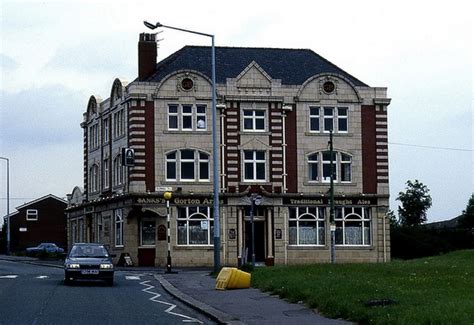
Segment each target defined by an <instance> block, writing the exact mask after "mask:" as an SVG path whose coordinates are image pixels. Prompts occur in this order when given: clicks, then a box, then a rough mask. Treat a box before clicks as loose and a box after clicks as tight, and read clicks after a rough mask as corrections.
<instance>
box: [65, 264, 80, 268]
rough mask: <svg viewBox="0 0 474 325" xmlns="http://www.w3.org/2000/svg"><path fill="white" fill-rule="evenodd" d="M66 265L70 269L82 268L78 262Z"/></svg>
mask: <svg viewBox="0 0 474 325" xmlns="http://www.w3.org/2000/svg"><path fill="white" fill-rule="evenodd" d="M66 267H67V268H70V269H78V268H80V267H81V266H80V265H79V264H77V263H69V264H66Z"/></svg>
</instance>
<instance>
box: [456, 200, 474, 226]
mask: <svg viewBox="0 0 474 325" xmlns="http://www.w3.org/2000/svg"><path fill="white" fill-rule="evenodd" d="M459 226H460V227H461V228H474V193H472V194H471V198H470V199H469V201H468V202H467V206H466V210H464V211H463V212H462V215H461V218H459Z"/></svg>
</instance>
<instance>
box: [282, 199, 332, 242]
mask: <svg viewBox="0 0 474 325" xmlns="http://www.w3.org/2000/svg"><path fill="white" fill-rule="evenodd" d="M324 211H325V210H324V208H323V207H290V208H289V212H290V217H289V225H288V226H289V244H290V245H324V243H325V221H324Z"/></svg>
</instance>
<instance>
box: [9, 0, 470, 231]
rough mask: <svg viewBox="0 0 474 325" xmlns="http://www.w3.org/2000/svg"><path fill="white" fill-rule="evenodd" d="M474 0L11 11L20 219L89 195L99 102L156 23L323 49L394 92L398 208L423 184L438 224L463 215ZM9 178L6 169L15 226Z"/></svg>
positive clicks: (108, 5)
mask: <svg viewBox="0 0 474 325" xmlns="http://www.w3.org/2000/svg"><path fill="white" fill-rule="evenodd" d="M469 2H470V1H467V0H466V1H457V0H452V1H429V2H428V1H415V0H411V1H405V0H394V1H392V0H386V1H372V0H371V1H368V0H367V1H366V0H361V1H341V0H339V1H338V0H335V1H320V0H313V1H301V0H293V1H280V0H278V1H247V0H240V1H232V2H226V1H210V0H209V1H207V0H202V1H194V2H188V1H179V2H174V1H120V0H115V1H48V0H46V1H21V0H20V1H18V0H15V1H6V0H0V3H1V8H0V21H1V23H0V24H1V27H0V28H1V29H0V35H1V42H0V63H1V77H0V104H1V106H0V156H1V157H6V158H8V159H9V162H10V191H9V194H10V212H12V211H14V208H15V207H18V206H20V205H22V204H23V203H25V202H28V201H31V200H34V199H37V198H39V197H42V196H44V195H47V194H54V195H56V196H58V197H63V198H65V197H66V195H67V194H68V193H71V192H72V189H73V188H74V186H77V185H78V186H81V187H82V186H83V174H82V172H83V165H82V163H83V157H82V151H83V143H82V136H83V133H82V129H81V127H80V123H81V122H82V118H83V117H82V114H83V113H84V112H85V110H86V106H87V102H88V100H89V97H90V96H91V95H98V96H99V97H102V98H103V99H105V98H107V97H109V95H110V89H111V87H112V83H113V81H114V79H115V78H117V77H119V78H120V79H121V80H128V81H132V80H133V79H135V77H136V75H137V60H138V59H137V42H138V35H139V33H141V32H149V30H147V29H146V27H145V26H144V25H143V21H144V20H148V21H150V22H153V23H154V22H157V21H159V22H161V23H163V24H165V25H170V26H176V27H181V28H185V29H191V30H196V31H201V32H204V33H210V34H214V35H215V41H216V46H241V47H274V48H305V49H311V50H313V51H315V52H317V53H318V54H320V55H322V56H323V57H325V58H326V59H328V60H329V61H331V62H333V63H335V64H336V65H338V66H339V67H340V68H342V69H344V70H345V71H347V72H349V73H350V74H352V75H354V76H356V77H357V78H358V79H360V80H362V81H363V82H365V83H366V84H368V85H370V86H373V87H374V86H376V87H387V88H388V97H390V98H392V102H391V104H390V106H389V108H388V112H389V113H388V114H389V115H388V121H389V163H390V166H389V168H390V195H391V199H390V208H391V209H392V210H397V206H398V203H399V202H398V201H396V200H395V199H396V197H397V195H398V193H399V192H400V191H404V190H405V186H406V184H405V183H406V181H407V180H414V179H418V180H419V181H420V182H422V183H423V184H425V185H426V186H427V187H428V188H429V189H430V195H431V197H432V199H433V205H432V207H431V208H430V209H429V210H428V222H431V221H439V220H446V219H451V218H453V217H456V216H458V215H459V214H460V213H461V212H462V210H464V209H465V208H466V205H467V202H468V199H469V197H470V195H471V193H472V192H473V191H474V151H473V142H474V130H473V120H474V115H473V99H474V98H473V94H474V87H473V80H472V79H473V75H474V69H473V52H472V46H473V22H472V21H473V19H472V8H471V7H470V5H469ZM159 38H161V39H162V41H160V47H159V50H158V60H161V59H163V58H165V57H167V56H168V55H170V54H171V53H173V52H175V51H177V50H179V49H180V48H181V47H183V46H185V45H209V38H207V37H200V36H197V35H192V34H188V33H182V32H177V31H172V30H163V32H162V33H161V34H160V35H159ZM6 174H7V173H6V162H5V161H4V160H0V215H1V216H3V215H6V214H7V209H6V196H7V189H6ZM2 221H3V220H2ZM2 221H0V222H2Z"/></svg>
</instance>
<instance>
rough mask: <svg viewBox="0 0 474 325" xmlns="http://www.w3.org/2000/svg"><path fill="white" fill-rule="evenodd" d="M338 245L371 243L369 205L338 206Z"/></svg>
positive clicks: (336, 217)
mask: <svg viewBox="0 0 474 325" xmlns="http://www.w3.org/2000/svg"><path fill="white" fill-rule="evenodd" d="M334 220H335V222H336V245H345V246H364V245H365V246H367V245H370V244H371V233H372V231H371V221H370V220H371V218H370V208H369V207H336V208H335V216H334Z"/></svg>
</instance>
